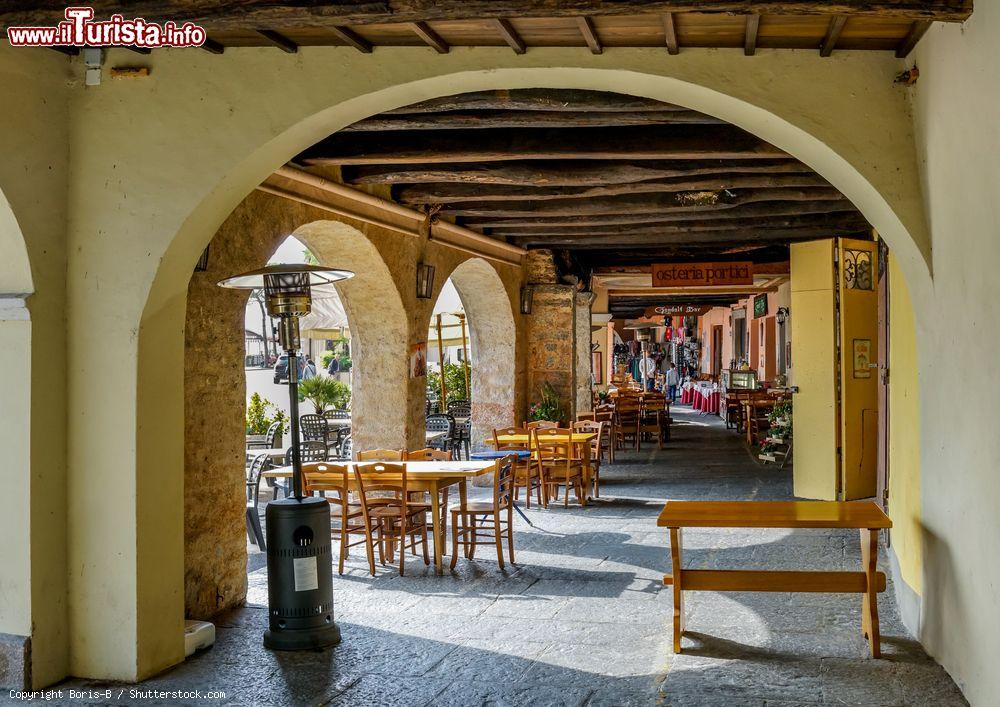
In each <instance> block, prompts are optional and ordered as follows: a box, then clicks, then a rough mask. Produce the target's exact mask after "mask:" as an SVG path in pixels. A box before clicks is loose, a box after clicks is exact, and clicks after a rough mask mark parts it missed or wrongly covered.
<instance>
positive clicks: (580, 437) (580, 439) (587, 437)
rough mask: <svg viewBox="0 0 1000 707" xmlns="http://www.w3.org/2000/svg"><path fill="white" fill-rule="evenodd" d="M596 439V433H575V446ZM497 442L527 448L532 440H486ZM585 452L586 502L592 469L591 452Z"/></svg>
mask: <svg viewBox="0 0 1000 707" xmlns="http://www.w3.org/2000/svg"><path fill="white" fill-rule="evenodd" d="M596 437H597V433H596V432H574V433H573V444H576V445H583V444H586V445H589V444H590V442H591V440H593V439H595V438H596ZM564 439H565V438H564ZM497 442H499V443H500V445H502V446H503V445H510V446H518V447H525V448H526V447H527V446H528V445H529V444H530V442H531V440H530V438H529V437H528V435H526V434H515V435H497V437H496V442H494V441H493V440H492V439H487V440H486V443H487V444H489V445H491V446H492V445H493V444H496V443H497ZM584 451H585V452H586V454H583V453H581V454H580V457H581V459H582V460H583V474H584V484H583V489H584V490H583V496H584V500H586V499H587V497H588V496H590V478H591V473H592V469H591V467H590V450H589V449H586V450H584ZM566 493H569V489H567V490H566Z"/></svg>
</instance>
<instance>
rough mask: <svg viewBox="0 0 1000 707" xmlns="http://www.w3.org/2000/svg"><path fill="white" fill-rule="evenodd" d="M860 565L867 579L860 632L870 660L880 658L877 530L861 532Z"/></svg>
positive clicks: (863, 530) (862, 600)
mask: <svg viewBox="0 0 1000 707" xmlns="http://www.w3.org/2000/svg"><path fill="white" fill-rule="evenodd" d="M861 564H862V565H863V567H862V570H863V571H864V573H865V577H866V578H867V580H868V581H867V590H866V591H865V593H864V594H863V595H862V598H861V630H862V631H863V632H864V634H865V638H867V639H868V644H869V647H870V648H871V652H872V658H880V657H882V648H881V645H880V644H881V637H880V635H879V626H878V581H877V577H876V575H877V571H878V530H875V529H868V528H865V529H862V530H861Z"/></svg>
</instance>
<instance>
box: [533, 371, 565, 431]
mask: <svg viewBox="0 0 1000 707" xmlns="http://www.w3.org/2000/svg"><path fill="white" fill-rule="evenodd" d="M539 392H540V394H541V399H540V400H539V401H538V402H537V403H535V404H534V405H532V406H531V409H530V410H529V411H528V417H530V418H531V419H532V420H546V421H548V422H557V423H562V421H563V419H564V418H565V417H566V415H565V413H564V411H563V408H562V404H561V403H560V401H559V394H558V393H556V389H555V388H553V387H552V384H551V383H549V382H548V381H546V382H545V383H544V384H543V385H542V388H541V390H540V391H539Z"/></svg>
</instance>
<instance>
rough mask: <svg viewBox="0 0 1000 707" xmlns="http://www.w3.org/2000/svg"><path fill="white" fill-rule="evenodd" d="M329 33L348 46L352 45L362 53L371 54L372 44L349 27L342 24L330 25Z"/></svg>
mask: <svg viewBox="0 0 1000 707" xmlns="http://www.w3.org/2000/svg"><path fill="white" fill-rule="evenodd" d="M330 34H332V35H333V36H334V37H336V38H337V39H339V40H340V41H341V42H343V43H344V44H346V45H347V46H349V47H354V48H355V49H357V50H358V51H359V52H361V53H362V54H371V53H372V49H374V46H373V45H372V43H371V42H369V41H368V40H367V39H365V38H364V37H362V36H361V35H360V34H358V33H357V32H355V31H354V30H353V29H351V28H350V27H344V26H343V25H331V26H330Z"/></svg>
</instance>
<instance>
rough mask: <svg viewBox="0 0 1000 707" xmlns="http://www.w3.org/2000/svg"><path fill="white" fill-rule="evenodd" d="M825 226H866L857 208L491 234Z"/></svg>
mask: <svg viewBox="0 0 1000 707" xmlns="http://www.w3.org/2000/svg"><path fill="white" fill-rule="evenodd" d="M801 228H826V229H830V230H834V229H836V230H848V231H851V232H857V231H861V230H865V229H866V228H868V225H867V223H866V222H865V220H864V218H863V217H862V216H861V214H859V213H857V212H839V213H830V214H813V215H806V216H794V217H777V216H775V217H770V218H768V217H758V218H753V217H747V218H732V219H710V220H702V221H698V220H694V221H683V220H678V221H670V220H666V221H662V222H659V223H647V224H632V225H621V226H618V225H613V224H612V225H597V226H593V227H591V228H558V227H553V228H551V229H549V230H544V229H543V230H538V231H535V230H530V231H527V232H524V231H514V230H508V229H496V230H494V231H492V235H493V236H504V237H507V238H512V239H528V240H532V241H539V242H540V241H550V240H553V241H554V240H571V239H572V240H584V239H587V238H593V237H595V236H601V237H608V238H611V237H614V238H617V237H619V236H630V235H646V236H655V235H666V234H684V233H706V232H708V233H711V232H719V231H755V230H763V231H770V230H774V229H785V230H792V229H801Z"/></svg>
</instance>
